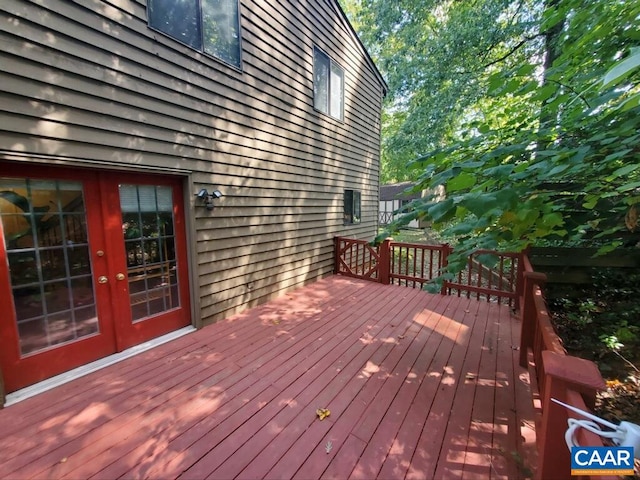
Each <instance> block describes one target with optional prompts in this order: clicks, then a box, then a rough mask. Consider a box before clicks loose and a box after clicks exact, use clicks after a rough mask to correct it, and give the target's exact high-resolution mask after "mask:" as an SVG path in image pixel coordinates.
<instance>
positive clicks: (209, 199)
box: [196, 188, 222, 210]
mask: <svg viewBox="0 0 640 480" xmlns="http://www.w3.org/2000/svg"><path fill="white" fill-rule="evenodd" d="M221 196H222V192H221V191H220V190H214V191H213V192H211V193H209V192H208V191H207V189H206V188H203V189H201V190H200V191H199V192H198V193H196V197H198V200H200V201H201V202H202V203H204V206H205V207H207V210H213V201H214V200H215V199H217V198H220V197H221Z"/></svg>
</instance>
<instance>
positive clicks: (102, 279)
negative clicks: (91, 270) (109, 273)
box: [98, 275, 109, 283]
mask: <svg viewBox="0 0 640 480" xmlns="http://www.w3.org/2000/svg"><path fill="white" fill-rule="evenodd" d="M108 281H109V279H108V278H107V277H105V276H104V275H103V276H101V277H98V283H107V282H108Z"/></svg>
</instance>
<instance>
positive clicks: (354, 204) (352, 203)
mask: <svg viewBox="0 0 640 480" xmlns="http://www.w3.org/2000/svg"><path fill="white" fill-rule="evenodd" d="M349 197H351V200H349ZM343 198H344V206H343V219H344V225H358V224H360V223H362V192H360V190H354V189H350V188H345V190H344V194H343ZM347 207H349V208H347ZM356 212H357V213H358V214H359V215H358V216H356Z"/></svg>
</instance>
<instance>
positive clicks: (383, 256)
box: [378, 237, 393, 285]
mask: <svg viewBox="0 0 640 480" xmlns="http://www.w3.org/2000/svg"><path fill="white" fill-rule="evenodd" d="M392 241H393V238H391V237H389V238H385V239H384V241H383V242H382V243H381V244H380V246H379V247H378V255H379V264H378V281H379V282H380V283H382V284H384V285H388V284H389V283H390V282H391V242H392Z"/></svg>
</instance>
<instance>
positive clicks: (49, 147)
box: [0, 0, 383, 322]
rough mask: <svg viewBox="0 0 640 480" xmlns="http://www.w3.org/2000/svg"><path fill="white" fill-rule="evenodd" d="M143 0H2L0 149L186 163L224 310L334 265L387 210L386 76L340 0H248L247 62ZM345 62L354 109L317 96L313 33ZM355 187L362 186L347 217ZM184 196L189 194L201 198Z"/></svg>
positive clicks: (207, 303)
mask: <svg viewBox="0 0 640 480" xmlns="http://www.w3.org/2000/svg"><path fill="white" fill-rule="evenodd" d="M145 11H146V10H145V2H144V1H133V0H131V1H122V0H120V1H113V2H107V1H104V2H100V1H98V0H93V1H90V2H79V3H71V2H67V1H63V0H48V1H47V2H46V5H39V4H35V3H29V2H23V1H17V0H5V1H3V2H2V3H1V4H0V64H1V65H2V66H3V68H2V72H0V94H1V95H2V104H1V106H0V115H1V116H0V120H1V122H0V139H1V144H0V150H2V156H3V157H6V158H11V157H13V156H16V155H21V156H31V157H33V158H34V159H37V158H42V157H46V158H48V159H53V160H57V161H59V162H64V161H65V160H70V161H71V160H74V159H77V160H82V161H83V162H93V163H96V164H98V163H100V164H111V165H114V166H126V165H132V166H137V165H141V166H153V167H158V168H180V169H181V170H185V171H188V172H190V174H191V179H192V182H193V184H194V186H195V188H196V189H198V188H201V187H205V188H211V187H212V186H213V187H215V188H218V189H220V190H221V191H223V193H224V194H225V196H224V197H223V198H222V199H220V200H218V201H217V203H216V208H215V209H214V210H213V212H209V211H207V210H206V209H205V208H203V207H201V206H198V205H196V206H195V207H189V208H191V211H193V212H194V213H193V215H194V219H195V221H194V222H193V225H194V227H193V231H191V232H189V234H190V235H191V236H192V237H193V238H194V239H195V244H196V245H197V252H195V256H196V259H197V264H198V276H199V289H198V295H199V296H200V307H201V308H202V313H203V318H204V320H205V321H207V322H208V321H214V320H216V319H219V318H222V317H224V316H226V315H228V314H229V313H231V312H235V311H238V310H239V309H242V308H244V307H246V306H250V305H254V304H256V303H259V302H261V301H264V300H266V299H268V298H271V297H273V296H275V295H278V294H280V293H281V292H282V291H284V290H287V289H289V288H292V287H295V286H298V285H300V284H303V283H306V282H309V281H311V280H313V279H315V278H317V277H319V276H323V275H327V274H329V273H331V271H332V269H333V265H332V262H333V257H332V243H331V241H332V237H333V236H334V235H349V236H357V237H366V238H371V237H372V236H373V235H374V234H375V229H376V226H377V209H378V174H379V168H378V163H379V156H378V155H379V151H378V149H379V130H380V104H381V98H382V93H383V86H382V85H381V84H380V82H379V81H378V79H377V77H376V74H375V72H374V71H373V70H372V69H371V66H370V64H369V63H368V62H367V59H366V57H365V55H364V52H363V51H362V47H361V45H360V44H359V43H358V42H357V41H356V40H355V39H354V38H353V37H352V36H351V32H350V30H349V28H348V27H347V26H346V25H344V23H343V20H342V18H341V16H340V15H339V13H338V12H337V11H336V10H335V7H334V6H333V5H331V3H330V2H329V1H326V0H317V1H314V2H300V1H294V0H291V1H287V0H261V1H255V2H251V1H243V2H242V34H243V68H242V71H238V70H236V69H234V68H231V67H229V66H227V65H225V64H223V63H221V62H218V61H217V60H215V59H213V58H210V57H208V56H206V55H203V54H201V53H198V52H196V51H193V50H191V49H189V48H188V47H186V46H184V45H181V44H180V43H178V42H175V41H174V40H172V39H170V38H168V37H166V36H164V35H162V34H160V33H158V32H155V31H153V30H151V29H149V28H148V27H147V24H146V17H145V15H146V13H145ZM314 45H317V46H319V47H320V48H322V49H323V50H324V51H326V52H327V53H328V54H329V55H330V56H331V57H332V58H333V59H334V60H335V61H336V62H338V63H339V64H340V65H341V66H342V67H343V68H344V69H345V121H344V122H339V121H336V120H334V119H332V118H330V117H328V116H325V115H322V114H319V113H317V112H315V111H314V110H313V90H312V69H313V46H314ZM345 188H349V189H357V190H361V191H362V213H363V221H362V223H361V224H358V225H352V226H344V225H343V220H342V215H343V204H342V202H343V198H342V193H343V190H344V189H345ZM189 208H188V209H189Z"/></svg>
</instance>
